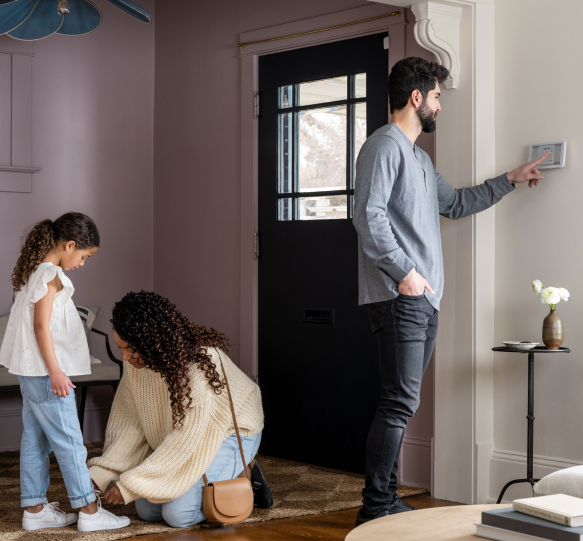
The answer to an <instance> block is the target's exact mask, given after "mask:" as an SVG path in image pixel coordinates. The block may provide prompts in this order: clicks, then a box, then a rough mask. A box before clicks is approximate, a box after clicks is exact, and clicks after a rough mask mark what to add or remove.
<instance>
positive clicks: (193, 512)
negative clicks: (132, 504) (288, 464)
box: [136, 433, 261, 528]
mask: <svg viewBox="0 0 583 541" xmlns="http://www.w3.org/2000/svg"><path fill="white" fill-rule="evenodd" d="M260 442H261V433H259V434H257V435H256V436H252V437H250V438H246V437H244V436H241V443H242V444H243V453H244V454H245V462H246V463H247V464H249V463H250V462H251V461H252V460H253V459H254V458H255V455H256V454H257V449H259V443H260ZM242 471H243V462H242V461H241V453H240V452H239V444H238V443H237V435H236V434H233V435H232V436H230V437H229V438H227V439H226V440H225V441H224V442H223V444H222V445H221V447H220V449H219V451H218V453H217V454H216V455H215V458H214V459H213V461H212V462H211V465H210V466H209V467H208V469H207V471H206V476H207V478H208V480H209V483H213V482H215V481H226V480H228V479H235V477H237V475H239V474H240V473H241V472H242ZM203 492H204V481H203V480H202V478H201V479H199V480H198V481H197V482H196V483H195V484H194V485H193V486H192V487H191V488H190V490H189V491H188V492H186V494H183V495H182V496H180V498H177V499H176V500H172V501H171V502H168V503H151V502H149V501H148V500H146V499H145V498H141V499H139V500H136V510H137V512H138V515H140V518H141V519H142V520H147V521H149V522H152V521H162V520H165V521H166V523H167V524H168V525H169V526H172V527H173V528H187V527H188V526H193V525H194V524H198V523H199V522H202V521H203V520H205V518H206V517H205V516H204V513H203V511H202V494H203Z"/></svg>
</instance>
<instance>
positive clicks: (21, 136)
mask: <svg viewBox="0 0 583 541" xmlns="http://www.w3.org/2000/svg"><path fill="white" fill-rule="evenodd" d="M32 47H33V45H32V43H28V42H19V41H18V40H13V39H10V38H7V37H6V36H0V192H21V193H22V192H31V191H32V175H33V173H36V172H37V171H40V169H39V168H38V167H32V57H33V49H32Z"/></svg>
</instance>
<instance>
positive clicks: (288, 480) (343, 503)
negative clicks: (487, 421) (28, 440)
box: [0, 443, 426, 541]
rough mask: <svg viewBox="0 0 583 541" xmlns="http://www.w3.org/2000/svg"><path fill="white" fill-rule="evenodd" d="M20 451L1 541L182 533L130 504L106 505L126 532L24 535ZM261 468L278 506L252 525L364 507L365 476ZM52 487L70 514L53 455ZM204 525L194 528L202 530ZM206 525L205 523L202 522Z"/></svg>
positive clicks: (2, 471)
mask: <svg viewBox="0 0 583 541" xmlns="http://www.w3.org/2000/svg"><path fill="white" fill-rule="evenodd" d="M102 445H103V444H101V443H93V444H89V445H88V446H87V449H88V455H89V458H92V457H94V456H100V455H101V452H102ZM19 456H20V452H19V451H9V452H3V453H0V539H1V540H2V541H41V540H42V541H78V540H79V541H80V540H87V541H97V540H99V541H110V540H114V539H127V538H129V537H134V536H138V535H146V534H156V533H164V532H176V531H180V529H178V528H171V527H169V526H168V525H167V524H166V523H165V522H144V521H142V520H140V518H139V517H138V514H137V513H136V508H135V506H134V504H133V503H131V504H129V505H125V506H121V507H120V506H116V505H109V504H108V503H107V502H105V501H104V507H105V508H106V509H108V510H109V511H111V512H112V513H114V514H116V515H125V516H127V517H129V518H130V519H131V521H132V523H131V525H130V526H128V527H126V528H123V529H121V530H112V531H101V532H90V533H82V532H79V531H78V530H77V527H76V525H73V526H69V527H67V528H52V529H45V530H37V531H32V532H27V531H24V530H23V529H22V527H21V524H22V509H21V508H20V460H19ZM259 460H260V462H261V467H262V469H263V472H264V473H265V476H266V478H267V480H268V481H269V484H270V486H271V490H272V492H273V497H274V505H273V507H272V508H271V509H256V510H255V511H253V514H252V515H251V516H250V517H249V518H248V519H247V521H246V522H260V521H266V520H273V519H278V518H289V517H301V516H306V515H318V514H320V513H327V512H330V511H340V510H342V509H350V508H352V507H359V506H360V505H361V500H362V496H361V491H362V488H363V486H364V480H363V479H362V478H361V477H360V476H353V475H345V474H339V473H332V472H330V471H326V470H325V469H320V468H317V467H312V466H304V465H301V464H298V463H295V462H291V461H287V460H280V459H276V458H270V457H259ZM50 471H51V486H50V487H49V490H48V493H47V498H48V500H49V502H55V501H56V502H60V504H61V508H62V509H63V510H64V511H66V512H70V508H69V503H68V502H69V499H68V497H67V492H66V490H65V485H64V483H63V477H62V475H61V471H60V470H59V466H58V464H57V461H56V459H55V458H54V455H51V470H50ZM424 492H426V490H425V489H422V488H412V487H405V486H400V487H399V495H400V496H401V497H405V496H414V495H416V494H422V493H424ZM200 527H201V525H198V526H194V527H192V528H185V529H196V528H200ZM202 527H205V524H204V523H203V524H202Z"/></svg>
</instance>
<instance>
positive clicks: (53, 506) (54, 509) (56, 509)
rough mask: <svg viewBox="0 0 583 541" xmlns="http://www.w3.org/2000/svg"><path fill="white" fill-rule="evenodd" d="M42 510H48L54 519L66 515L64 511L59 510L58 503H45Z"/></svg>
mask: <svg viewBox="0 0 583 541" xmlns="http://www.w3.org/2000/svg"><path fill="white" fill-rule="evenodd" d="M44 508H45V509H50V510H51V511H52V512H53V517H54V518H57V517H58V516H60V517H62V516H65V515H66V514H67V513H65V511H63V510H61V509H59V502H51V503H46V504H45V507H44Z"/></svg>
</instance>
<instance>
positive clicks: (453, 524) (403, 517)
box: [346, 504, 510, 541]
mask: <svg viewBox="0 0 583 541" xmlns="http://www.w3.org/2000/svg"><path fill="white" fill-rule="evenodd" d="M500 507H510V506H509V505H507V504H502V505H456V506H454V507H433V508H432V509H420V510H418V511H407V512H406V513H399V514H397V515H392V516H387V517H382V518H377V519H376V520H371V521H370V522H367V523H365V524H363V525H362V526H359V527H358V528H355V529H354V530H352V531H351V532H350V533H349V534H348V535H347V536H346V541H377V540H378V541H381V540H382V541H387V539H395V540H396V539H398V540H399V541H427V540H428V539H431V541H451V540H455V541H476V540H477V539H478V538H477V537H475V535H474V534H475V533H476V526H475V525H474V523H476V522H481V521H482V511H489V510H490V509H498V508H500Z"/></svg>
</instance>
